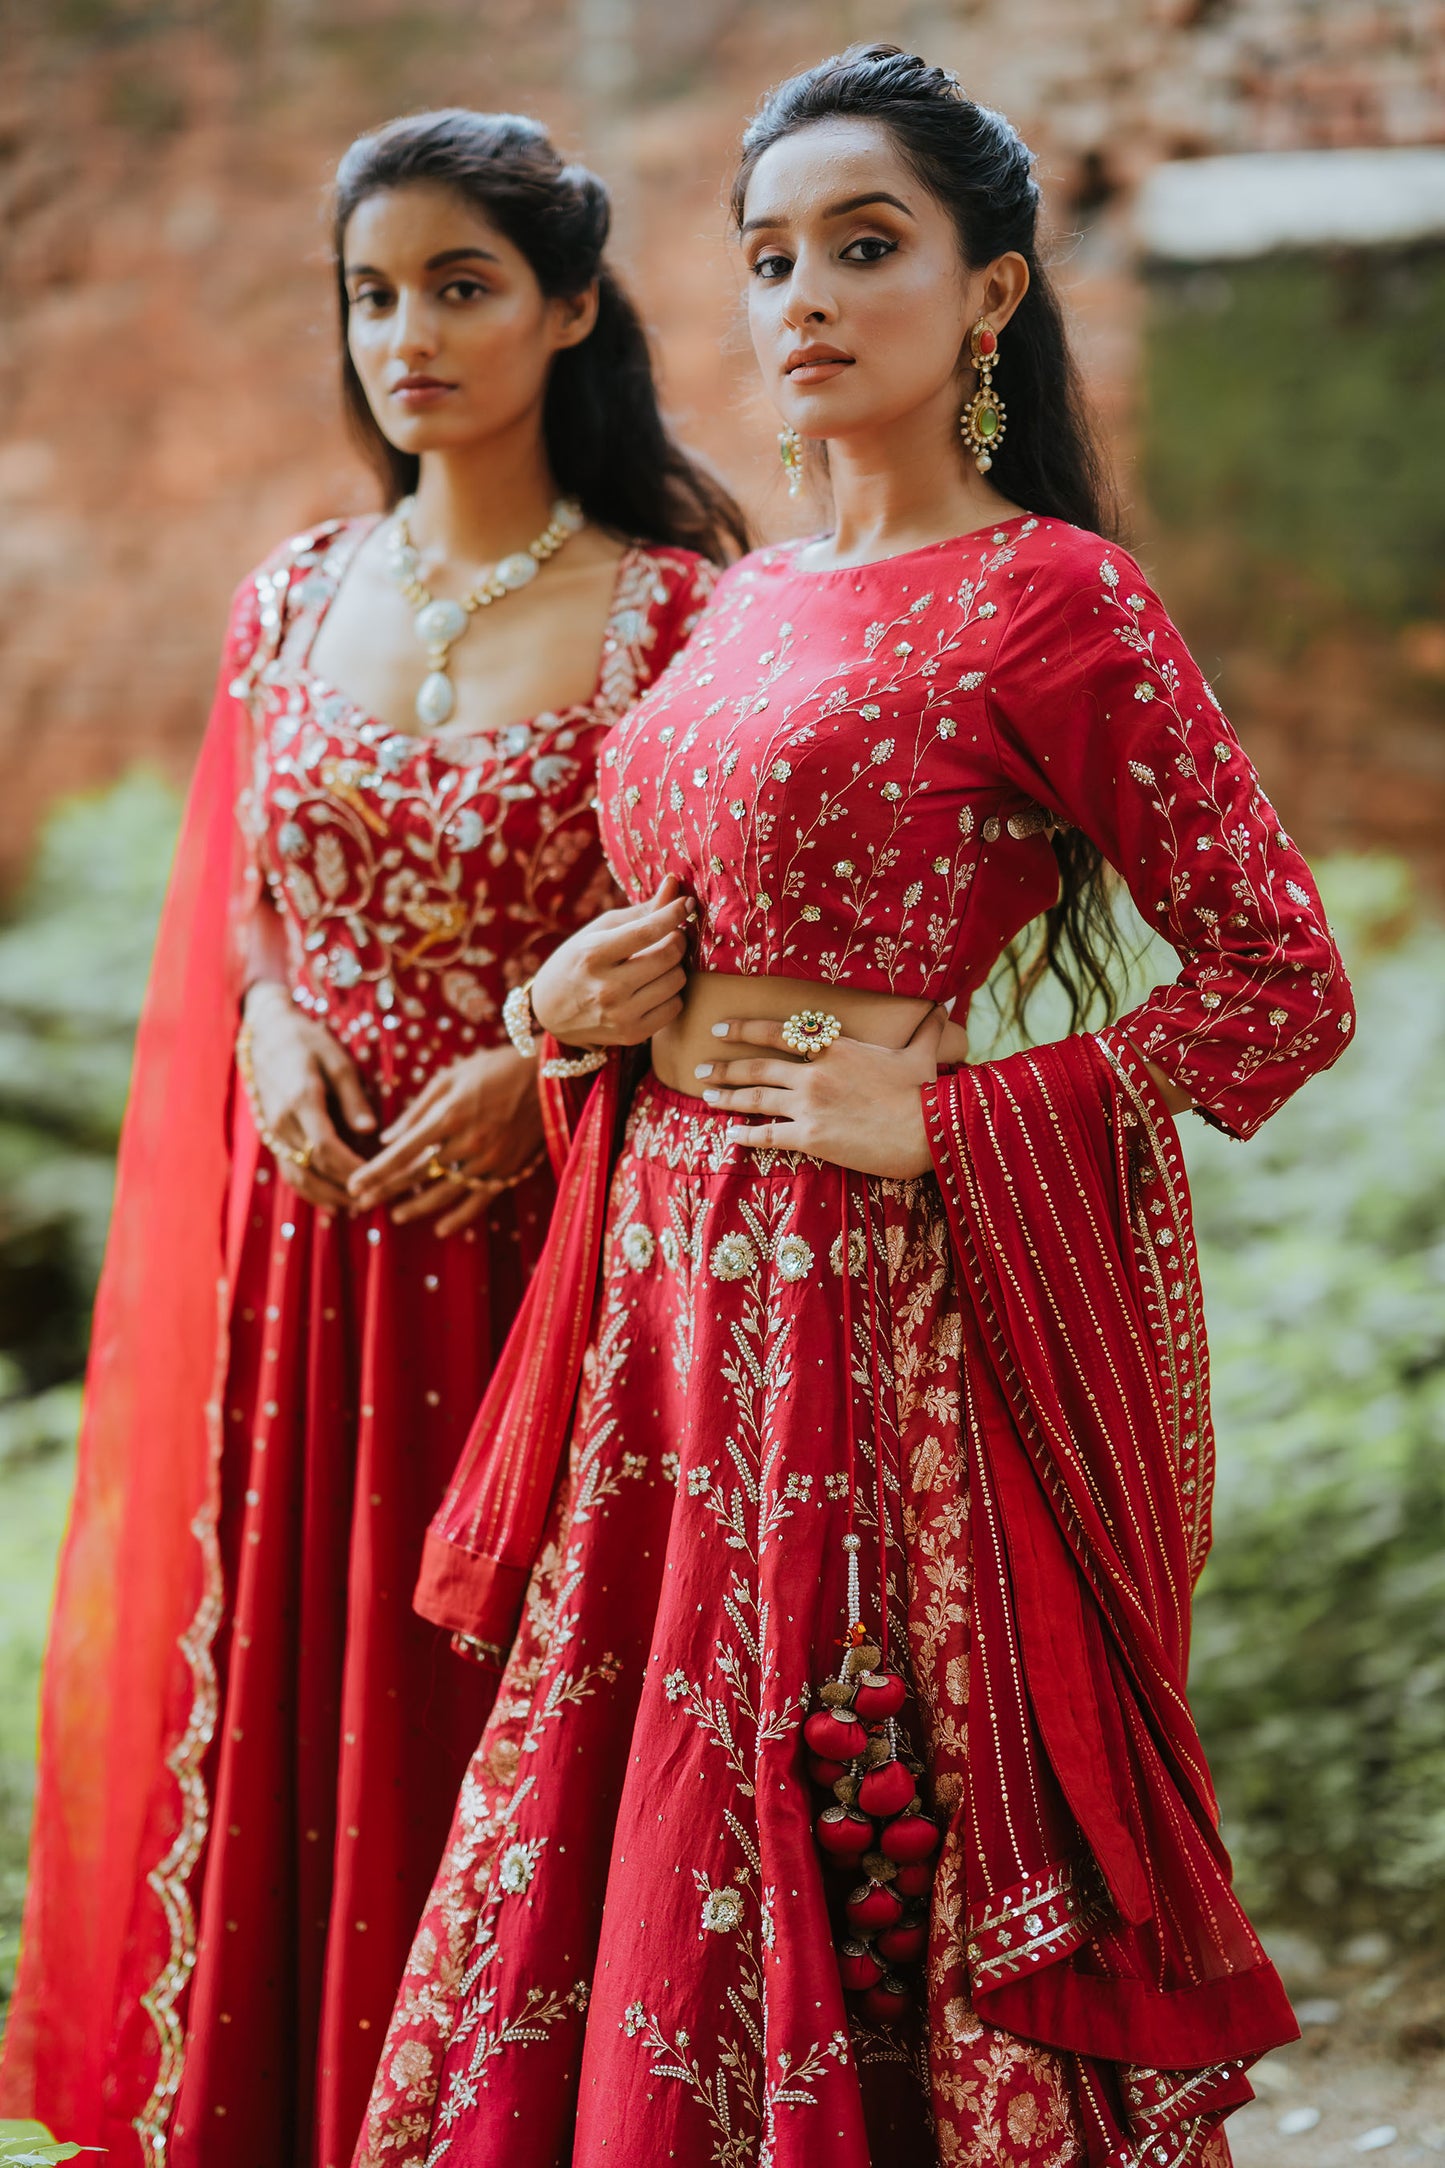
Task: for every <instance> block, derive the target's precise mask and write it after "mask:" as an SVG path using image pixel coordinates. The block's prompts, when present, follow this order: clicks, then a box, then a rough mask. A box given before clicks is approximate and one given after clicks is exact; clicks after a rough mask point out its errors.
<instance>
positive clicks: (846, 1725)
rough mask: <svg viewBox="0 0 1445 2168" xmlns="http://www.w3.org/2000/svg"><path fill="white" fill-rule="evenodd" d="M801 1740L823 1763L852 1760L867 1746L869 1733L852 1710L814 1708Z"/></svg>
mask: <svg viewBox="0 0 1445 2168" xmlns="http://www.w3.org/2000/svg"><path fill="white" fill-rule="evenodd" d="M803 1737H804V1738H805V1739H806V1740H807V1742H808V1745H809V1746H810V1747H811V1748H812V1750H813V1752H814V1753H815V1754H817V1755H818V1756H819V1757H820V1758H821V1759H822V1760H824V1761H842V1762H848V1761H852V1759H853V1757H854V1755H855V1754H861V1753H862V1751H863V1749H864V1747H865V1746H866V1745H867V1743H868V1734H867V1733H866V1732H865V1731H864V1729H863V1726H862V1725H861V1724H860V1723H859V1721H858V1719H857V1717H856V1716H855V1715H854V1714H853V1711H852V1710H851V1709H815V1710H814V1711H813V1713H812V1715H811V1716H810V1717H809V1718H808V1721H807V1723H806V1724H805V1725H804V1726H803Z"/></svg>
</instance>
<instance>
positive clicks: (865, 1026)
mask: <svg viewBox="0 0 1445 2168" xmlns="http://www.w3.org/2000/svg"><path fill="white" fill-rule="evenodd" d="M932 1007H933V1004H932V1002H930V1001H914V1000H909V999H908V998H906V997H905V996H904V995H902V994H876V993H870V992H865V991H864V990H863V989H862V988H859V987H856V986H829V985H827V984H824V983H822V982H821V981H819V980H816V979H783V978H774V977H772V976H761V977H758V978H743V977H738V976H735V975H734V974H733V973H731V972H725V971H697V972H694V973H693V974H692V976H691V977H690V978H689V980H688V982H687V991H686V992H685V994H684V995H683V1007H682V1014H681V1016H679V1017H678V1018H677V1019H676V1021H675V1022H674V1023H671V1024H667V1025H665V1026H664V1027H663V1029H662V1030H661V1031H659V1032H658V1033H657V1035H656V1037H655V1038H654V1039H653V1042H652V1066H653V1069H654V1071H655V1072H656V1074H657V1076H658V1078H659V1079H660V1080H661V1082H662V1083H664V1084H666V1085H668V1086H670V1088H671V1089H672V1090H673V1091H678V1092H687V1093H688V1094H690V1096H691V1097H693V1098H694V1099H697V1098H701V1096H702V1093H703V1091H704V1089H705V1088H706V1086H705V1085H704V1084H703V1083H702V1082H700V1081H699V1080H698V1078H697V1077H696V1076H695V1075H694V1074H693V1072H694V1070H695V1069H696V1068H697V1066H698V1064H699V1063H700V1062H707V1061H715V1060H716V1059H717V1057H718V1054H719V1051H720V1042H719V1041H718V1039H717V1038H716V1037H715V1036H714V1033H713V1025H714V1024H721V1023H727V1022H733V1021H735V1020H737V1021H746V1020H748V1019H751V1018H755V1017H766V1018H769V1019H771V1020H772V1021H774V1022H776V1023H782V1022H784V1021H785V1019H786V1018H788V1017H790V1016H792V1015H793V1014H795V1012H796V1011H797V1010H799V1009H822V1010H824V1011H826V1013H827V1014H828V1015H830V1016H836V1017H837V1019H838V1021H839V1023H840V1024H841V1025H842V1027H843V1036H844V1037H845V1038H848V1039H864V1040H867V1041H868V1042H869V1043H870V1044H871V1045H873V1046H890V1047H901V1046H906V1045H907V1044H908V1041H909V1040H910V1039H911V1038H912V1037H913V1034H914V1032H915V1031H916V1030H917V1029H918V1026H919V1025H920V1024H921V1023H922V1022H923V1019H924V1018H925V1017H926V1016H927V1015H928V1013H929V1011H930V1009H931V1008H932ZM948 1036H949V1041H950V1044H949V1047H948V1050H947V1052H945V1053H942V1054H941V1055H940V1059H941V1060H952V1061H960V1060H962V1058H963V1049H964V1043H965V1042H964V1034H963V1032H962V1031H961V1030H959V1029H958V1028H957V1027H956V1026H952V1025H950V1027H949V1034H948ZM725 1044H726V1048H727V1052H728V1053H729V1054H735V1053H742V1054H750V1053H757V1054H761V1055H765V1056H768V1057H770V1058H771V1059H772V1060H774V1061H797V1060H801V1059H802V1057H801V1056H800V1055H795V1054H787V1053H782V1054H780V1053H779V1052H778V1050H777V1048H775V1047H762V1046H758V1047H755V1046H750V1045H749V1044H748V1042H747V1041H746V1040H743V1039H738V1038H735V1037H729V1038H728V1039H727V1041H726V1042H725ZM712 1081H714V1082H716V1081H717V1079H716V1078H714V1079H713V1080H712Z"/></svg>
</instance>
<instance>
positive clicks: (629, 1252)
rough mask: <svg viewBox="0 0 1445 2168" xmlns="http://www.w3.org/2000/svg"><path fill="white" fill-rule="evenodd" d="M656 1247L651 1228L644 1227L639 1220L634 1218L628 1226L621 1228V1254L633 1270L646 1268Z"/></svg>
mask: <svg viewBox="0 0 1445 2168" xmlns="http://www.w3.org/2000/svg"><path fill="white" fill-rule="evenodd" d="M656 1247H657V1244H656V1241H655V1239H654V1237H653V1232H652V1229H651V1228H650V1227H644V1226H643V1224H642V1222H641V1220H634V1221H633V1222H632V1225H631V1226H630V1227H624V1228H623V1230H622V1254H623V1256H624V1258H625V1259H626V1260H627V1262H628V1264H629V1265H631V1267H632V1269H633V1271H634V1272H645V1271H646V1270H647V1268H648V1266H649V1265H650V1264H651V1263H652V1256H653V1252H654V1250H655V1249H656Z"/></svg>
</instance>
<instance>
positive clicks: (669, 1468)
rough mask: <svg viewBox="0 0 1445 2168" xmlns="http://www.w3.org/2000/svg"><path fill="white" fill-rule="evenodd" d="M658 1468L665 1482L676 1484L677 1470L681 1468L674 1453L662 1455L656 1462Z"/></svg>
mask: <svg viewBox="0 0 1445 2168" xmlns="http://www.w3.org/2000/svg"><path fill="white" fill-rule="evenodd" d="M658 1466H659V1467H660V1468H661V1470H662V1473H663V1477H664V1479H665V1480H666V1481H667V1482H669V1483H676V1481H677V1475H678V1470H679V1468H680V1467H681V1466H682V1463H681V1461H680V1460H679V1458H678V1456H677V1454H676V1453H664V1454H663V1455H662V1458H661V1460H660V1461H659V1462H658Z"/></svg>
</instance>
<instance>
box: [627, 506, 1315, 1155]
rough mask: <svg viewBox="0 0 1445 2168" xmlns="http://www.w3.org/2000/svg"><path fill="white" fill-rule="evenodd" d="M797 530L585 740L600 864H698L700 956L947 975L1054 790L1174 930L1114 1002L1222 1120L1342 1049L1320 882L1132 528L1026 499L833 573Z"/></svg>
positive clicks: (1014, 891)
mask: <svg viewBox="0 0 1445 2168" xmlns="http://www.w3.org/2000/svg"><path fill="white" fill-rule="evenodd" d="M799 548H800V545H798V544H790V545H784V546H782V547H778V548H772V549H765V550H760V551H757V552H755V553H754V554H753V555H752V556H750V557H747V558H744V559H743V560H742V562H741V563H739V564H737V565H734V566H733V567H732V568H731V570H730V571H728V572H727V573H725V574H724V576H723V578H722V580H721V581H720V583H719V585H718V588H717V590H716V592H715V594H714V596H713V599H712V601H711V603H710V604H709V606H708V608H707V610H706V611H705V612H704V614H703V616H702V618H701V620H700V621H699V624H698V627H697V630H696V632H695V633H694V634H693V637H692V639H691V641H690V642H689V644H688V646H687V648H686V649H685V651H684V652H683V653H682V654H681V655H680V656H679V657H678V658H677V659H676V660H675V661H674V662H673V664H672V666H671V667H670V668H669V669H668V670H667V671H666V672H665V673H664V675H663V676H662V677H661V678H660V679H659V681H658V682H657V684H655V685H654V686H653V687H652V689H651V690H650V691H649V692H648V693H647V694H645V695H644V697H643V699H642V700H641V701H640V702H639V704H638V705H637V706H636V707H635V708H634V709H633V710H632V712H631V713H630V714H629V715H628V716H627V717H625V718H624V720H623V721H622V722H620V723H619V724H618V725H617V726H616V727H615V728H614V729H613V731H612V732H611V734H610V735H609V737H608V739H607V741H606V744H605V746H604V748H603V753H602V767H601V777H602V781H601V786H600V787H601V800H600V803H601V818H602V831H603V839H604V842H605V845H606V848H607V852H608V856H609V858H610V860H611V863H612V866H613V869H614V872H615V874H616V876H617V879H618V881H619V883H620V885H621V886H622V887H623V888H624V889H625V890H626V891H627V893H628V895H629V896H630V897H632V898H633V899H640V898H642V897H644V896H646V895H649V894H650V893H651V892H652V890H653V889H654V888H655V886H656V884H657V882H658V881H659V880H660V878H661V877H662V875H663V874H664V873H673V874H676V875H677V876H678V877H679V878H680V879H681V880H682V882H683V883H684V885H685V886H686V887H687V888H689V889H690V890H691V892H692V893H693V895H694V896H695V897H696V899H697V902H698V914H699V915H698V933H697V943H696V949H695V952H694V956H693V963H694V967H695V968H696V969H699V970H707V971H723V972H737V973H760V972H771V973H775V974H783V975H786V976H788V977H793V978H811V979H818V980H820V981H823V982H832V983H836V984H840V985H849V986H859V987H868V988H872V989H875V990H882V991H886V992H890V993H896V994H906V995H911V996H916V997H921V998H925V999H928V1000H933V1001H942V1000H945V999H948V998H950V997H960V998H961V1001H962V1002H963V1003H964V1004H966V1001H967V997H968V996H969V995H970V994H971V993H973V991H974V990H975V989H976V988H977V987H979V986H980V985H981V984H982V983H983V981H984V980H985V979H986V978H987V976H988V974H989V973H990V971H991V970H992V969H993V967H994V964H995V963H996V962H997V960H998V957H999V955H1000V953H1001V952H1002V950H1003V949H1004V947H1005V946H1006V944H1007V943H1008V942H1009V941H1010V940H1011V939H1012V938H1013V936H1014V935H1015V934H1016V933H1018V932H1019V931H1020V929H1021V928H1022V927H1024V926H1025V925H1027V924H1028V922H1029V921H1030V920H1031V919H1033V918H1035V917H1036V916H1037V915H1038V914H1039V913H1040V912H1041V911H1043V910H1045V909H1047V907H1048V906H1049V905H1050V904H1051V903H1052V902H1053V901H1054V898H1055V896H1056V894H1057V890H1058V880H1057V869H1056V862H1055V859H1054V855H1053V852H1052V849H1051V848H1050V844H1049V839H1048V828H1049V825H1050V819H1051V817H1052V818H1053V819H1057V820H1062V821H1064V822H1068V823H1070V824H1072V825H1074V826H1077V827H1079V828H1081V829H1082V830H1083V831H1084V832H1085V833H1086V834H1087V835H1089V836H1090V837H1092V839H1093V840H1094V841H1095V842H1096V843H1098V844H1099V846H1100V847H1101V849H1102V850H1103V851H1104V853H1105V855H1106V857H1107V858H1108V859H1109V861H1110V863H1111V864H1112V865H1113V866H1114V867H1115V868H1116V869H1117V870H1118V872H1119V873H1120V874H1121V875H1122V876H1123V878H1124V880H1125V881H1126V882H1127V884H1128V887H1129V890H1130V893H1131V895H1132V896H1133V898H1134V901H1135V903H1136V905H1137V906H1138V908H1139V910H1140V911H1141V912H1142V913H1143V915H1144V916H1145V918H1146V919H1147V920H1148V921H1149V922H1150V923H1151V924H1152V925H1155V926H1157V927H1158V929H1159V931H1160V932H1161V933H1162V934H1163V935H1164V937H1165V938H1166V939H1167V940H1168V941H1169V942H1170V943H1171V944H1172V945H1173V947H1174V948H1175V950H1176V951H1177V952H1178V954H1179V957H1180V959H1181V962H1182V965H1183V969H1182V970H1181V972H1180V974H1179V977H1178V979H1177V981H1175V983H1174V984H1172V985H1163V986H1159V987H1156V988H1155V989H1154V990H1153V992H1152V993H1151V994H1150V995H1149V997H1148V998H1147V1000H1145V1001H1144V1002H1143V1003H1142V1004H1141V1005H1140V1006H1139V1007H1138V1008H1137V1009H1135V1010H1133V1011H1132V1012H1131V1013H1130V1014H1129V1015H1128V1016H1126V1017H1125V1018H1123V1019H1122V1021H1121V1023H1120V1024H1119V1025H1118V1026H1117V1027H1116V1028H1117V1030H1118V1031H1120V1032H1121V1033H1123V1034H1124V1035H1125V1036H1126V1037H1127V1038H1128V1039H1129V1040H1131V1041H1132V1043H1133V1044H1134V1045H1135V1046H1136V1047H1137V1048H1138V1049H1139V1050H1140V1051H1141V1052H1142V1053H1143V1054H1145V1055H1146V1056H1147V1057H1148V1058H1149V1059H1151V1060H1153V1061H1155V1062H1157V1063H1158V1064H1159V1065H1160V1067H1161V1068H1162V1069H1164V1070H1165V1072H1166V1073H1167V1074H1168V1075H1169V1076H1171V1077H1172V1078H1173V1079H1174V1080H1175V1081H1176V1082H1177V1083H1179V1084H1181V1085H1182V1086H1184V1087H1185V1088H1186V1089H1187V1090H1188V1091H1189V1092H1190V1093H1191V1095H1192V1096H1193V1097H1194V1098H1195V1099H1196V1101H1197V1102H1198V1103H1199V1105H1200V1106H1201V1107H1202V1108H1203V1109H1204V1110H1205V1111H1206V1112H1207V1113H1208V1114H1209V1115H1210V1116H1211V1117H1212V1118H1213V1119H1214V1120H1216V1121H1217V1122H1218V1123H1219V1124H1220V1125H1221V1126H1222V1127H1224V1128H1225V1129H1227V1130H1229V1131H1230V1132H1231V1133H1232V1134H1234V1135H1236V1136H1241V1137H1243V1136H1248V1135H1250V1134H1251V1133H1252V1132H1253V1131H1254V1130H1255V1129H1256V1128H1257V1127H1258V1126H1259V1124H1260V1123H1261V1122H1262V1121H1263V1120H1264V1119H1265V1118H1266V1116H1268V1115H1269V1114H1271V1113H1273V1112H1274V1110H1275V1108H1276V1107H1278V1106H1279V1105H1281V1104H1282V1102H1283V1101H1284V1100H1285V1099H1287V1098H1288V1097H1289V1096H1290V1094H1291V1093H1292V1092H1293V1091H1295V1090H1296V1089H1297V1088H1298V1086H1299V1085H1300V1084H1301V1083H1303V1082H1304V1080H1305V1078H1306V1077H1307V1076H1309V1075H1310V1074H1311V1073H1312V1072H1313V1071H1315V1070H1317V1069H1323V1068H1325V1067H1327V1066H1328V1065H1329V1063H1330V1062H1332V1061H1333V1060H1335V1059H1336V1057H1337V1056H1338V1055H1339V1053H1340V1052H1341V1051H1342V1050H1343V1048H1344V1046H1345V1045H1346V1043H1347V1041H1348V1038H1349V1035H1350V1032H1351V1030H1352V1028H1353V1022H1352V1017H1351V1014H1350V988H1349V984H1348V982H1347V980H1346V977H1345V973H1344V970H1343V967H1342V965H1341V962H1340V958H1339V954H1338V952H1337V950H1336V948H1335V945H1334V941H1333V939H1332V938H1331V935H1330V932H1329V928H1328V926H1327V924H1326V922H1325V916H1324V911H1323V908H1322V906H1321V904H1320V899H1319V896H1318V893H1317V891H1316V889H1315V886H1314V882H1313V880H1312V879H1311V877H1310V873H1309V870H1308V868H1307V867H1306V865H1305V863H1304V860H1303V859H1302V858H1301V856H1300V854H1299V852H1298V851H1297V850H1296V849H1295V847H1294V845H1293V844H1292V843H1291V842H1290V839H1289V837H1288V836H1287V835H1286V834H1285V831H1284V829H1283V828H1282V827H1281V825H1280V821H1279V817H1278V815H1277V814H1276V813H1275V811H1274V809H1273V807H1272V806H1271V805H1270V803H1269V801H1268V799H1267V798H1266V797H1265V794H1264V791H1263V789H1262V787H1261V785H1260V782H1259V778H1258V777H1257V776H1256V774H1255V772H1254V769H1253V768H1252V767H1251V765H1250V763H1249V761H1248V759H1247V758H1246V756H1245V754H1244V752H1243V750H1242V748H1241V746H1240V744H1239V741H1238V739H1237V738H1236V737H1235V735H1234V733H1233V731H1232V730H1231V729H1230V727H1229V724H1228V723H1227V722H1226V721H1225V718H1224V716H1223V714H1222V713H1221V711H1220V707H1219V703H1218V701H1217V700H1216V699H1215V697H1214V694H1213V692H1212V691H1211V690H1210V688H1209V686H1208V684H1207V683H1206V682H1205V680H1204V677H1203V675H1202V674H1201V672H1200V670H1199V668H1198V666H1197V664H1196V663H1195V662H1194V660H1193V658H1192V657H1191V656H1190V654H1189V652H1188V650H1187V649H1186V647H1185V645H1184V642H1183V641H1182V639H1181V638H1180V636H1179V634H1178V632H1177V631H1176V630H1175V628H1174V626H1173V625H1172V624H1171V623H1170V621H1169V619H1168V617H1167V615H1166V614H1165V612H1164V609H1163V607H1162V605H1161V604H1160V602H1159V600H1158V597H1157V596H1156V595H1155V594H1154V593H1153V592H1152V591H1151V589H1150V587H1149V585H1148V582H1147V581H1146V580H1145V578H1144V576H1143V574H1142V573H1141V572H1140V570H1139V568H1138V566H1137V565H1136V564H1135V562H1134V560H1133V559H1132V558H1131V557H1130V556H1128V554H1127V553H1126V552H1125V551H1123V550H1121V549H1119V548H1117V547H1116V546H1115V545H1113V544H1112V543H1107V542H1104V541H1103V540H1101V539H1100V537H1099V536H1098V535H1095V534H1091V533H1088V532H1086V531H1084V530H1082V529H1079V528H1075V527H1070V526H1067V525H1065V524H1064V523H1063V522H1062V521H1059V520H1053V519H1037V518H1034V517H1031V516H1025V515H1022V514H1020V515H1017V516H1015V517H1014V518H1012V519H1008V520H1004V521H1002V522H1001V523H1000V524H999V525H998V526H997V527H995V528H992V529H988V530H985V531H983V532H980V533H977V534H970V535H964V536H962V537H960V538H958V539H956V540H952V541H948V542H941V543H936V544H933V545H931V546H930V547H928V548H925V549H919V550H911V551H909V552H907V553H906V554H904V555H903V556H900V557H893V558H888V559H885V560H883V561H882V562H879V563H876V564H871V565H860V566H855V567H849V568H845V569H842V570H838V571H832V572H806V571H803V570H802V569H800V567H799V566H798V564H797V562H796V559H797V555H798V551H799ZM959 1013H960V1014H962V1013H963V1010H962V1008H960V1011H959Z"/></svg>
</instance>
